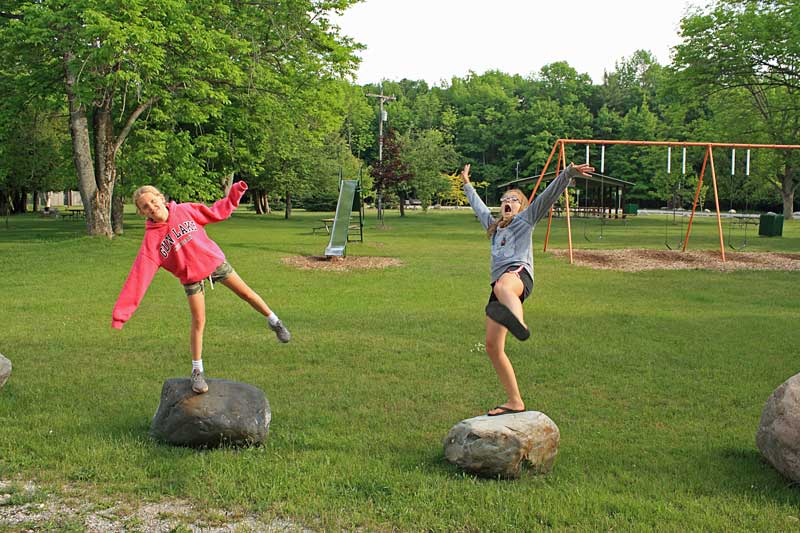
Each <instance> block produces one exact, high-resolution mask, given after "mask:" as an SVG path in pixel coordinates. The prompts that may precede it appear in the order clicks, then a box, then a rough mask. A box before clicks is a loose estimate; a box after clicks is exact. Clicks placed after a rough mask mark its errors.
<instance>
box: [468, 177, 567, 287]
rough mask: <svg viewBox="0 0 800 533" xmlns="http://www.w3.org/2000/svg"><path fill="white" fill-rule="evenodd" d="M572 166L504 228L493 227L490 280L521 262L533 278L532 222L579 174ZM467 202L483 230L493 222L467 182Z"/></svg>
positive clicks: (544, 211)
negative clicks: (494, 228)
mask: <svg viewBox="0 0 800 533" xmlns="http://www.w3.org/2000/svg"><path fill="white" fill-rule="evenodd" d="M579 175H580V174H579V173H578V171H577V170H575V169H574V168H573V167H572V165H570V166H568V167H567V168H566V169H564V170H563V171H562V172H561V173H560V174H559V175H558V177H557V178H556V179H554V180H553V181H552V183H550V185H548V186H547V188H546V189H545V190H544V191H543V192H542V193H540V194H538V195H537V196H536V198H534V200H533V203H532V204H531V205H529V206H528V207H527V208H526V209H525V210H523V211H520V212H519V213H517V214H516V215H515V216H514V219H513V220H512V221H511V223H510V224H509V225H508V226H506V227H505V228H497V231H496V232H495V234H494V235H493V236H492V261H491V269H492V283H494V282H495V281H497V280H498V279H499V278H500V276H502V275H503V274H504V273H505V272H506V271H507V270H508V269H509V268H512V267H518V266H520V265H522V266H523V267H524V268H525V270H526V271H527V272H528V274H530V276H531V279H533V246H532V243H531V236H532V234H533V228H534V226H536V223H537V222H539V220H541V218H542V217H544V216H545V215H546V214H547V212H548V211H549V210H550V207H551V206H552V205H553V204H554V203H555V201H556V200H557V199H558V197H559V196H561V195H562V194H563V193H564V191H565V190H566V188H567V185H569V182H570V180H572V179H573V178H575V177H577V176H579ZM464 193H465V194H466V195H467V200H469V205H471V206H472V210H473V211H475V214H476V215H477V216H478V220H479V221H480V223H481V225H482V226H483V228H484V229H488V228H489V226H490V225H491V224H492V223H493V222H494V218H493V217H492V214H491V212H490V211H489V208H488V207H486V204H484V203H483V200H481V197H480V196H478V194H477V193H476V192H475V188H474V187H473V186H472V185H470V184H465V185H464Z"/></svg>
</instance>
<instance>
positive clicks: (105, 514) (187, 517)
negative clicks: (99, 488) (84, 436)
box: [0, 479, 312, 533]
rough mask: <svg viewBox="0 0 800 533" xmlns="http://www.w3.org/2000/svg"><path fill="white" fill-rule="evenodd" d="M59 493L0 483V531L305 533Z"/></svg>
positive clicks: (228, 515)
mask: <svg viewBox="0 0 800 533" xmlns="http://www.w3.org/2000/svg"><path fill="white" fill-rule="evenodd" d="M61 492H62V494H60V495H54V494H47V493H45V492H42V491H40V490H39V489H38V488H37V487H36V486H35V485H34V484H33V483H31V482H29V481H27V482H11V481H8V480H2V479H0V530H3V531H5V528H8V529H10V530H11V531H38V530H40V529H41V530H45V529H46V530H50V529H51V528H53V525H54V524H60V525H59V527H58V528H57V529H62V528H63V529H70V530H83V531H87V532H90V533H101V532H102V533H110V532H114V533H116V532H119V533H123V532H125V531H165V532H166V531H192V532H200V531H202V532H203V533H222V532H226V533H227V532H233V531H265V532H279V531H280V532H310V531H312V530H311V529H308V528H306V527H303V526H301V525H299V524H297V523H294V522H292V521H290V520H286V519H280V518H275V519H272V520H264V519H262V518H261V517H260V516H256V515H248V514H246V513H237V512H234V511H230V510H223V509H209V508H206V507H203V508H198V507H196V506H194V505H192V504H191V503H189V502H187V501H185V500H181V499H177V498H171V499H168V500H164V501H161V502H135V503H131V502H130V501H120V500H107V499H99V500H98V499H96V498H97V496H96V495H92V497H91V500H92V501H87V500H89V498H87V495H86V494H85V491H84V490H82V489H81V488H80V487H72V486H65V487H62V491H61Z"/></svg>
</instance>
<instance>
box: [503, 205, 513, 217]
mask: <svg viewBox="0 0 800 533" xmlns="http://www.w3.org/2000/svg"><path fill="white" fill-rule="evenodd" d="M503 214H504V215H510V214H511V206H510V205H508V204H506V205H505V206H504V207H503Z"/></svg>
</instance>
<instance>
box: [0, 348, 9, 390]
mask: <svg viewBox="0 0 800 533" xmlns="http://www.w3.org/2000/svg"><path fill="white" fill-rule="evenodd" d="M9 376H11V361H9V360H8V359H6V358H5V357H3V354H1V353H0V389H2V388H3V385H5V384H6V381H8V378H9Z"/></svg>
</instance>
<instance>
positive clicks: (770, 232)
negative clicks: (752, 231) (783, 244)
mask: <svg viewBox="0 0 800 533" xmlns="http://www.w3.org/2000/svg"><path fill="white" fill-rule="evenodd" d="M758 234H759V235H763V236H764V237H780V236H781V235H783V217H782V216H781V215H778V214H776V213H773V212H772V211H770V212H769V213H761V216H760V217H759V219H758Z"/></svg>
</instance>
